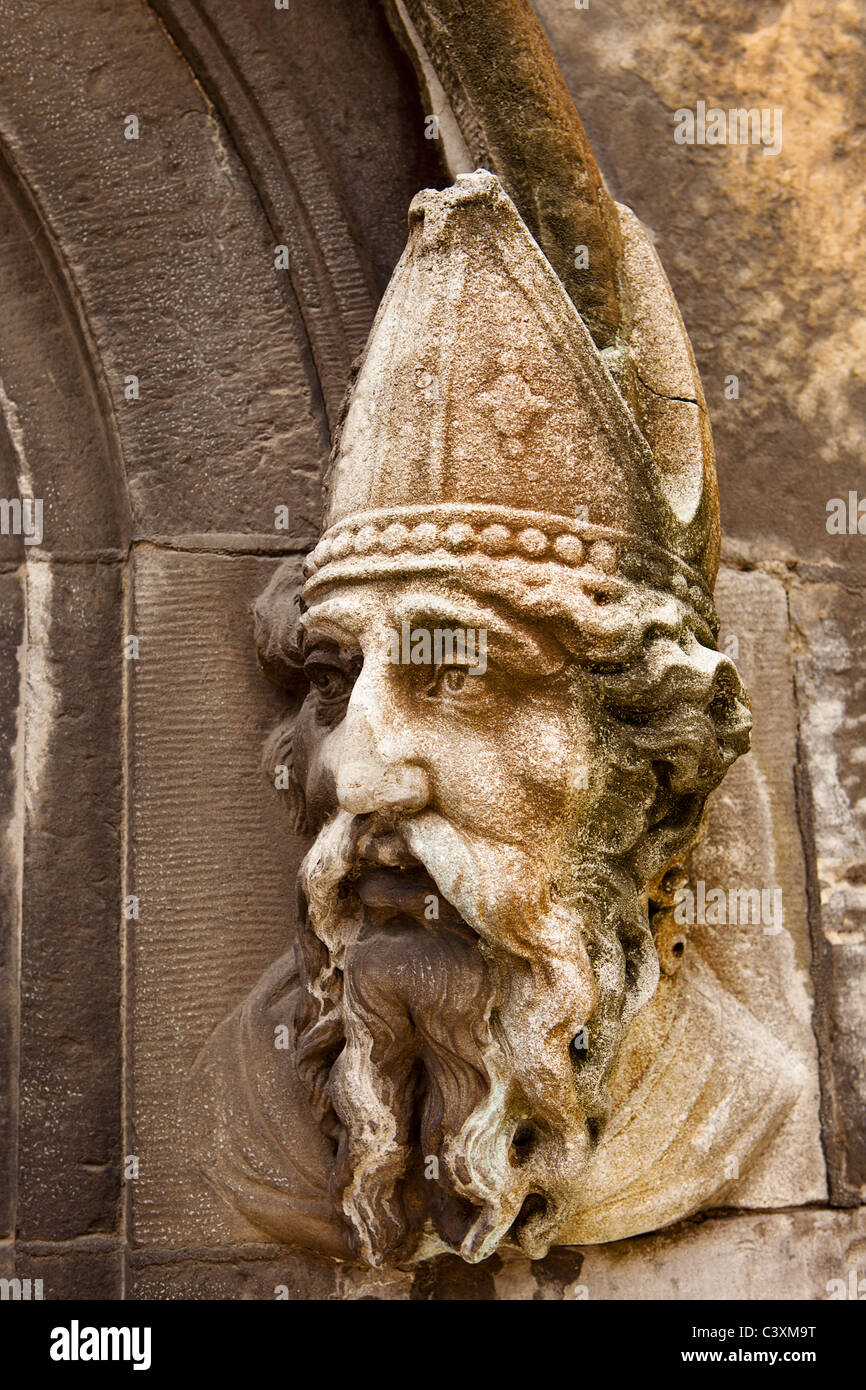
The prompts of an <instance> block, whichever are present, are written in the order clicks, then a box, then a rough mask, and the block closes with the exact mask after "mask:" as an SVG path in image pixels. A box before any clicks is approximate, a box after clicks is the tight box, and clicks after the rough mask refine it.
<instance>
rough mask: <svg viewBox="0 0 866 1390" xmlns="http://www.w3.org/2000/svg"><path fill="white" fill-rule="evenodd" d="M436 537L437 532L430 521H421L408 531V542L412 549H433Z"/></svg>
mask: <svg viewBox="0 0 866 1390" xmlns="http://www.w3.org/2000/svg"><path fill="white" fill-rule="evenodd" d="M438 539H439V532H438V530H437V529H436V527H435V526H434V525H433V523H432V521H422V522H421V523H420V525H418V526H415V527H414V528H413V529H412V530H411V531H410V532H409V544H410V545H411V547H412V549H413V550H420V551H422V552H424V551H428V550H434V549H435V548H436V543H437V541H438Z"/></svg>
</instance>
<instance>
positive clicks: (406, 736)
mask: <svg viewBox="0 0 866 1390" xmlns="http://www.w3.org/2000/svg"><path fill="white" fill-rule="evenodd" d="M414 753H415V748H414V743H413V740H412V736H411V727H408V726H407V725H406V723H405V722H404V720H403V719H401V717H400V714H399V713H398V710H397V708H396V706H395V704H394V701H393V697H392V695H391V692H390V690H389V689H388V685H387V683H386V682H384V681H382V680H380V679H377V678H376V677H375V675H373V674H371V675H370V677H368V678H367V679H365V677H364V675H362V676H361V678H360V680H359V681H358V683H357V684H356V686H355V689H354V690H353V692H352V698H351V700H350V701H349V708H348V710H347V711H346V719H345V721H344V724H343V729H342V739H341V742H340V748H339V754H338V756H337V759H336V768H335V773H336V777H335V781H336V790H337V800H338V802H339V804H340V806H341V807H342V809H343V810H344V811H348V812H349V813H350V814H352V815H356V816H363V815H369V814H371V813H372V812H374V811H422V810H423V809H424V807H425V806H426V805H427V804H428V802H429V800H430V794H431V786H430V777H429V774H428V773H427V770H426V768H425V767H423V766H422V764H421V763H420V762H419V761H418V760H417V758H416V757H415V756H413V754H414Z"/></svg>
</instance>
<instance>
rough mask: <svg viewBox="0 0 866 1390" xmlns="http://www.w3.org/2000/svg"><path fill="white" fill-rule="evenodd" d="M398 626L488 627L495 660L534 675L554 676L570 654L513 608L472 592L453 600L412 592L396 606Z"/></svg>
mask: <svg viewBox="0 0 866 1390" xmlns="http://www.w3.org/2000/svg"><path fill="white" fill-rule="evenodd" d="M393 611H394V617H395V619H396V620H397V626H398V627H399V626H401V625H402V624H403V623H404V622H408V623H409V626H410V628H415V627H426V628H428V629H430V628H437V627H438V628H450V629H451V630H452V631H453V630H455V629H457V630H460V629H463V630H464V631H466V630H469V629H474V630H475V631H478V630H479V629H484V631H485V632H486V633H487V639H486V640H487V650H488V652H489V653H490V655H491V657H492V658H493V660H494V661H497V660H498V661H500V662H502V663H503V664H504V665H511V666H515V667H517V669H519V670H524V671H527V672H529V673H530V674H533V675H536V674H537V675H553V674H554V673H555V672H557V671H560V670H562V668H563V666H565V665H566V664H567V662H568V661H569V660H570V657H569V655H568V653H567V651H566V650H565V648H564V647H563V646H562V645H561V644H560V643H559V642H557V641H556V640H555V639H554V638H552V637H549V636H548V635H546V634H542V633H540V632H538V630H537V629H536V628H535V627H533V626H530V625H529V624H528V623H526V622H524V621H522V620H521V619H519V618H518V617H517V616H516V615H515V614H514V613H513V612H511V611H509V610H507V609H506V610H504V611H500V610H498V609H497V608H493V607H490V606H488V605H487V604H481V603H478V602H477V600H475V599H473V598H471V597H470V596H469V595H465V596H461V597H460V598H459V599H457V598H454V599H449V598H447V597H445V596H444V595H441V594H436V595H434V594H419V593H414V594H413V593H409V594H406V595H405V597H404V598H402V599H400V600H399V601H398V602H397V603H396V604H395V605H394V610H393Z"/></svg>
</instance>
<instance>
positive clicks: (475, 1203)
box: [297, 812, 609, 1265]
mask: <svg viewBox="0 0 866 1390" xmlns="http://www.w3.org/2000/svg"><path fill="white" fill-rule="evenodd" d="M365 820H366V821H367V822H369V818H362V819H361V820H359V819H358V818H355V817H352V816H350V815H348V814H346V813H344V812H340V813H339V814H338V815H337V816H336V817H335V818H334V819H333V820H332V821H331V822H330V823H329V824H328V825H327V826H326V827H325V829H324V830H323V831H322V832H321V834H320V835H319V836H318V838H317V840H316V842H315V843H314V845H313V847H312V848H311V850H310V852H309V854H308V855H307V857H306V859H305V860H304V863H303V865H302V868H301V874H300V886H301V891H302V895H303V898H304V899H305V906H306V922H307V926H306V931H305V934H304V937H303V941H302V948H301V963H302V971H303V977H304V983H305V986H306V998H305V1001H304V1006H303V1007H302V1009H301V1010H300V1011H299V1016H298V1036H297V1064H298V1070H299V1073H300V1075H301V1077H302V1079H303V1081H304V1083H305V1085H306V1087H307V1090H308V1094H309V1097H310V1100H311V1103H312V1105H313V1107H314V1109H315V1111H316V1113H317V1115H318V1117H319V1119H320V1121H321V1123H322V1125H323V1127H324V1128H325V1129H326V1131H327V1132H329V1133H330V1135H331V1137H332V1138H333V1139H334V1141H335V1143H336V1146H337V1152H336V1163H335V1171H334V1174H333V1191H334V1197H335V1201H337V1203H338V1204H339V1205H340V1206H341V1208H342V1211H343V1213H344V1215H345V1217H346V1219H347V1221H348V1223H349V1226H350V1228H351V1231H352V1233H353V1239H354V1242H355V1246H356V1249H357V1252H358V1254H359V1256H360V1257H361V1258H363V1259H364V1260H366V1261H367V1262H368V1263H369V1264H372V1265H380V1264H381V1263H382V1262H383V1261H384V1260H386V1259H388V1258H391V1259H399V1258H407V1259H408V1258H410V1257H411V1256H412V1254H413V1252H415V1251H416V1250H417V1247H418V1245H419V1242H420V1240H421V1238H422V1236H423V1235H424V1234H427V1235H430V1234H435V1235H437V1236H438V1237H439V1240H440V1241H441V1242H442V1243H443V1244H444V1245H445V1246H446V1247H448V1248H450V1249H453V1250H456V1251H458V1252H459V1254H460V1255H462V1256H463V1258H464V1259H466V1260H469V1261H477V1260H481V1259H484V1258H485V1257H486V1256H487V1255H489V1254H490V1253H491V1252H492V1251H493V1250H494V1249H495V1248H496V1246H497V1245H498V1244H499V1242H500V1241H501V1240H502V1239H503V1237H504V1236H505V1235H506V1234H507V1233H509V1232H510V1233H511V1238H512V1239H514V1240H516V1242H517V1243H518V1244H519V1245H520V1246H521V1247H522V1248H523V1250H524V1251H525V1252H526V1253H527V1254H529V1255H530V1256H532V1257H534V1258H537V1257H539V1256H540V1255H543V1254H544V1253H546V1251H547V1249H548V1247H549V1245H550V1243H551V1241H552V1239H553V1238H554V1236H555V1234H556V1231H557V1229H558V1228H559V1227H560V1225H561V1224H562V1221H563V1220H564V1218H565V1216H566V1215H567V1211H568V1207H569V1205H570V1204H571V1203H572V1202H573V1200H574V1196H575V1192H576V1188H577V1185H578V1183H579V1180H580V1176H581V1173H582V1171H583V1170H584V1168H585V1165H586V1160H587V1156H588V1151H589V1149H590V1147H591V1142H592V1136H593V1134H594V1132H595V1130H596V1129H597V1126H598V1123H599V1120H600V1118H601V1115H602V1112H603V1109H604V1100H603V1091H604V1088H603V1087H601V1088H600V1087H599V1086H598V1085H597V1084H595V1083H593V1084H592V1085H589V1086H587V1085H586V1084H585V1082H584V1084H583V1085H581V1083H580V1081H579V1078H578V1065H579V1054H578V1055H577V1056H576V1054H575V1051H574V1048H573V1046H572V1044H573V1041H574V1039H575V1036H576V1035H578V1034H579V1033H580V1030H581V1029H582V1028H583V1026H584V1025H585V1024H586V1023H587V1020H589V1019H590V1017H591V1015H592V1013H593V1009H594V1006H595V1003H596V990H595V986H594V981H593V972H592V967H591V964H590V959H589V956H588V954H587V950H586V947H585V945H584V941H583V937H582V927H583V926H584V924H585V917H586V913H585V912H584V907H585V906H586V904H583V905H582V906H581V911H580V912H579V913H578V912H576V911H575V910H574V909H572V910H567V909H566V908H565V907H563V906H562V905H561V904H559V903H557V902H554V901H553V900H552V898H551V895H550V889H549V876H550V873H549V869H548V870H547V871H546V872H545V868H544V865H543V864H542V863H535V862H534V861H533V860H532V859H531V858H530V856H529V855H527V854H525V853H524V852H522V851H520V850H518V849H516V848H514V847H513V846H502V845H499V844H495V845H494V844H490V843H489V842H487V841H481V840H479V839H477V838H470V837H469V836H467V835H466V834H464V833H463V832H460V831H457V830H456V829H455V828H454V827H453V826H452V825H450V823H448V822H446V821H445V820H443V819H442V818H441V817H439V816H437V815H435V814H433V813H432V812H424V813H422V814H420V815H417V816H413V817H406V818H401V819H400V821H399V822H398V824H397V826H396V829H397V832H398V834H399V836H400V838H401V840H402V842H403V843H404V844H405V845H406V846H408V848H409V849H410V850H411V853H412V855H413V856H414V859H415V860H416V861H417V864H416V865H415V867H414V877H413V876H412V875H413V870H407V874H408V878H404V879H403V886H402V888H401V890H400V892H399V894H398V899H399V910H394V909H393V908H391V909H390V910H389V908H388V894H387V892H384V894H382V893H379V892H378V891H377V884H376V878H375V875H374V876H373V882H372V886H371V885H370V882H369V880H368V879H363V878H362V879H361V880H360V881H359V879H358V861H357V846H358V841H359V836H360V835H361V833H362V830H363V829H364V822H365ZM422 866H423V868H422ZM428 876H429V877H428ZM431 880H432V882H431ZM434 895H436V896H434ZM437 897H438V904H437V906H438V918H437V917H435V916H432V919H431V903H433V902H436V901H437ZM591 913H592V909H591V907H590V908H589V915H590V916H591ZM595 925H596V928H597V925H598V924H597V923H596V924H595ZM596 935H598V932H597V931H596ZM590 936H592V930H590ZM608 973H609V972H608Z"/></svg>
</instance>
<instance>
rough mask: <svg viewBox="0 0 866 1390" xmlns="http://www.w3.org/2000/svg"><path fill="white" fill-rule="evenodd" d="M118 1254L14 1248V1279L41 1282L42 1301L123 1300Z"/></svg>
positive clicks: (114, 1251) (111, 1252)
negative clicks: (39, 1280) (15, 1249)
mask: <svg viewBox="0 0 866 1390" xmlns="http://www.w3.org/2000/svg"><path fill="white" fill-rule="evenodd" d="M122 1259H123V1256H122V1254H121V1252H120V1251H119V1250H117V1249H113V1250H112V1249H94V1248H90V1249H72V1248H70V1247H69V1246H67V1247H65V1248H64V1249H55V1250H51V1249H49V1248H47V1247H46V1248H42V1249H40V1250H38V1251H31V1250H28V1249H26V1248H24V1249H22V1248H21V1247H19V1248H18V1250H17V1251H16V1255H15V1276H16V1278H18V1279H30V1280H34V1279H41V1280H42V1297H43V1299H45V1300H46V1301H50V1302H56V1301H58V1300H63V1301H66V1300H73V1301H75V1302H77V1301H78V1300H79V1299H81V1300H86V1301H90V1300H95V1299H111V1300H117V1299H119V1298H122V1297H123V1281H122Z"/></svg>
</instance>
